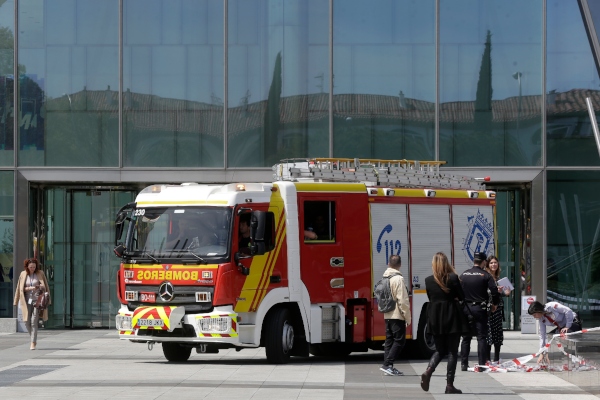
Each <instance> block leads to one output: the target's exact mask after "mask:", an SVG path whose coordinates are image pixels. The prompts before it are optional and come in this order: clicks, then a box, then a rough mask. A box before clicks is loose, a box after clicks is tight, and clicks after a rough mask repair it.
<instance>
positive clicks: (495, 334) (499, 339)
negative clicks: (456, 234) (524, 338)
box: [485, 256, 510, 362]
mask: <svg viewBox="0 0 600 400" xmlns="http://www.w3.org/2000/svg"><path fill="white" fill-rule="evenodd" d="M485 270H486V271H487V272H488V273H489V274H490V275H492V278H494V281H496V282H498V280H499V279H500V261H498V258H497V257H496V256H489V257H488V259H487V265H486V267H485ZM498 295H499V296H500V299H499V303H498V307H497V308H496V311H494V312H493V313H491V314H490V316H489V318H488V336H487V353H486V361H492V358H491V356H492V345H493V346H494V359H493V361H494V362H498V361H500V348H501V347H502V344H503V343H504V329H503V327H502V323H503V322H504V299H503V298H504V297H508V296H510V289H509V288H505V287H504V286H498Z"/></svg>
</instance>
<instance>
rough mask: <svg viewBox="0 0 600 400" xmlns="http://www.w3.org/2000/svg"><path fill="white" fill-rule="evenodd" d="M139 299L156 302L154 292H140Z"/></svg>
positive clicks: (144, 301) (145, 301)
mask: <svg viewBox="0 0 600 400" xmlns="http://www.w3.org/2000/svg"><path fill="white" fill-rule="evenodd" d="M140 301H141V302H143V303H156V293H152V292H140Z"/></svg>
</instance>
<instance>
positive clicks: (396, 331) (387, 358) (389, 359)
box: [383, 319, 406, 367]
mask: <svg viewBox="0 0 600 400" xmlns="http://www.w3.org/2000/svg"><path fill="white" fill-rule="evenodd" d="M405 342H406V322H405V321H403V320H401V319H386V320H385V343H384V345H383V351H384V355H383V366H384V367H391V366H393V365H394V360H396V358H397V357H398V355H399V354H400V352H401V351H402V349H403V348H404V343H405Z"/></svg>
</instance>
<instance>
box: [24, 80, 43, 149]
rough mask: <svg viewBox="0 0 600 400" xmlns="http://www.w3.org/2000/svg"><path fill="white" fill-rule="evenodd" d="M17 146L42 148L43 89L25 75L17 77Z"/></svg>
mask: <svg viewBox="0 0 600 400" xmlns="http://www.w3.org/2000/svg"><path fill="white" fill-rule="evenodd" d="M19 95H20V110H19V137H20V138H19V146H20V148H21V149H24V148H28V147H32V146H35V148H36V149H37V150H42V149H43V148H44V116H43V115H42V112H41V111H42V105H43V101H44V91H43V90H42V88H41V87H40V85H38V83H37V82H35V81H34V80H33V79H31V78H30V77H28V76H27V75H21V76H20V77H19Z"/></svg>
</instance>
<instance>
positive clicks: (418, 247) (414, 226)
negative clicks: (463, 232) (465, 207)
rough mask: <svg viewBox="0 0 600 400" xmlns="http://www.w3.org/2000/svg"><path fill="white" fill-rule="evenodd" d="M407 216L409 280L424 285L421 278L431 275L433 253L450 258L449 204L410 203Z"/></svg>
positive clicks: (423, 280)
mask: <svg viewBox="0 0 600 400" xmlns="http://www.w3.org/2000/svg"><path fill="white" fill-rule="evenodd" d="M409 215H410V243H411V245H410V250H411V259H412V271H413V273H412V279H413V283H419V284H421V287H423V288H424V287H425V286H424V284H425V278H426V277H428V276H429V275H432V274H433V272H432V270H431V260H432V258H433V256H434V255H435V253H437V252H438V251H441V252H443V253H445V254H446V256H447V257H448V259H449V260H451V251H452V244H451V243H452V240H451V229H450V206H448V205H425V204H423V205H421V204H411V205H410V207H409Z"/></svg>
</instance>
